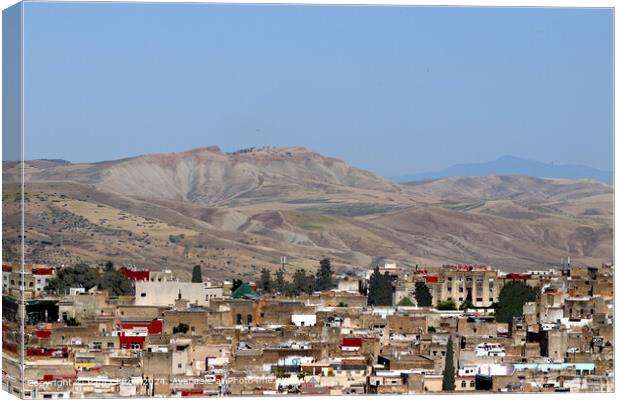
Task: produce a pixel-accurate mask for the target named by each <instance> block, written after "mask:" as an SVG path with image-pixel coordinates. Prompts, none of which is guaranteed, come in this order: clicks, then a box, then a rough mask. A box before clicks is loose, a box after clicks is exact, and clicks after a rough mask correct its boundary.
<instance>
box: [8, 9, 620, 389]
mask: <svg viewBox="0 0 620 400" xmlns="http://www.w3.org/2000/svg"><path fill="white" fill-rule="evenodd" d="M28 2H33V1H25V3H28ZM37 2H54V1H46V0H40V1H37ZM56 2H71V3H73V2H79V1H78V0H64V1H56ZM104 2H108V3H124V2H125V1H116V0H108V1H102V3H104ZM134 2H136V3H224V4H314V5H330V4H332V5H333V4H336V5H405V6H407V5H408V6H413V5H418V6H470V7H471V6H478V7H498V6H499V7H585V8H595V7H608V8H609V7H611V8H614V9H615V7H616V3H617V2H616V1H613V0H590V1H584V0H562V1H558V0H555V1H553V0H526V1H514V0H505V1H497V0H495V1H494V0H473V1H463V0H461V1H459V0H456V1H455V0H426V1H415V0H400V1H394V0H392V1H364V0H339V1H330V0H314V1H309V0H296V1H286V2H277V1H273V0H272V1H269V0H228V1H213V0H207V1H184V0H166V1H164V0H151V1H140V0H138V1H134ZM16 3H17V2H16V1H15V0H0V5H1V8H2V9H5V8H7V7H9V6H11V5H14V4H16ZM22 16H23V15H22ZM0 25H1V19H0ZM614 28H615V15H614ZM1 35H2V33H1V29H0V42H1ZM617 43H618V31H617V30H615V29H614V57H613V60H614V83H613V84H614V96H613V99H614V187H617V184H618V181H617V178H616V175H615V171H616V170H617V167H618V165H617V159H616V158H615V154H616V153H617V150H618V146H619V145H618V142H616V141H615V120H616V118H615V116H616V115H618V111H619V109H618V103H617V102H616V93H617V92H618V91H617V89H618V83H617V81H616V79H615V76H616V74H617V72H618V71H617V63H616V51H615V49H616V44H617ZM1 59H2V56H1V53H0V62H1ZM1 88H2V83H1V82H0V92H1ZM22 90H23V82H22ZM1 105H2V103H1V100H0V115H1V112H2V111H1V109H2V108H1ZM22 111H23V110H22ZM22 117H23V113H22ZM22 124H23V121H22ZM22 140H23V136H22ZM23 149H24V147H23V143H22V152H23ZM1 150H2V142H1V141H0V154H1ZM1 184H2V177H1V175H0V185H1ZM614 192H615V191H614ZM619 210H620V207H619V206H618V204H617V203H616V202H615V193H614V259H615V255H616V254H617V250H618V232H617V230H616V229H615V226H617V221H618V211H619ZM1 221H2V215H1V214H0V223H1ZM0 238H1V231H0ZM618 275H619V274H617V273H616V274H615V280H614V289H616V288H618V282H619V277H618ZM614 308H615V311H616V310H618V298H617V297H616V298H615V299H614ZM619 331H620V330H618V329H615V327H614V335H615V346H618V345H620V341H619V340H618V339H619V338H620V334H619ZM616 355H617V351H616V347H614V371H616V370H615V367H616V366H617V365H618V364H617V362H616V359H617V357H616ZM614 387H615V392H616V393H618V383H617V380H616V381H615V382H614ZM479 395H484V396H485V397H488V398H499V399H505V398H506V396H510V398H515V396H516V397H517V398H518V397H523V396H527V397H528V398H534V396H541V395H542V396H544V397H551V396H553V397H559V396H561V397H562V399H564V400H568V399H571V400H572V399H575V400H581V399H583V398H584V397H585V396H588V395H594V396H596V397H597V398H601V399H612V398H615V396H614V394H612V393H596V394H588V393H562V394H559V393H557V394H554V393H549V394H540V393H530V394H511V393H498V394H496V393H492V394H486V393H483V392H476V394H473V395H469V394H458V395H450V394H427V395H424V397H423V398H424V399H429V400H430V399H439V398H442V397H445V396H454V398H457V396H458V399H463V400H476V399H477V397H478V396H479ZM263 397H264V396H263ZM277 397H279V398H286V397H290V396H277ZM405 397H406V395H393V396H392V395H386V396H381V398H382V399H389V400H402V399H403V398H405ZM0 398H15V397H14V396H12V395H9V394H7V393H5V392H1V391H0ZM312 398H313V399H319V400H330V399H333V398H334V396H312ZM356 398H360V399H375V398H376V396H366V395H365V396H356Z"/></svg>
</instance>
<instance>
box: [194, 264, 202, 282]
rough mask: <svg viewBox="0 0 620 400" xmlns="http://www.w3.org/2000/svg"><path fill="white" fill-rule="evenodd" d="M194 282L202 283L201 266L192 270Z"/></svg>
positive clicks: (196, 266)
mask: <svg viewBox="0 0 620 400" xmlns="http://www.w3.org/2000/svg"><path fill="white" fill-rule="evenodd" d="M192 282H194V283H201V282H202V268H201V267H200V265H194V269H193V270H192Z"/></svg>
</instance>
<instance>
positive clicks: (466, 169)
mask: <svg viewBox="0 0 620 400" xmlns="http://www.w3.org/2000/svg"><path fill="white" fill-rule="evenodd" d="M490 175H503V176H511V175H517V176H531V177H536V178H557V179H592V180H595V181H599V182H605V183H612V182H613V173H612V172H610V171H601V170H599V169H596V168H592V167H588V166H584V165H568V164H567V165H556V164H547V163H543V162H540V161H534V160H528V159H525V158H520V157H514V156H503V157H500V158H498V159H497V160H495V161H490V162H483V163H474V164H457V165H453V166H451V167H448V168H446V169H443V170H441V171H435V172H423V173H419V174H411V175H403V176H398V177H394V178H393V180H394V181H395V182H414V181H426V180H432V179H441V178H447V177H453V176H490Z"/></svg>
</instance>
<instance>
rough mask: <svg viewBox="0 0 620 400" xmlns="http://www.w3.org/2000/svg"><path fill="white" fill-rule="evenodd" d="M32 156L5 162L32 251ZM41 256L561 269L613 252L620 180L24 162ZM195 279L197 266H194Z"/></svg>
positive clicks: (14, 210)
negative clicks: (414, 178)
mask: <svg viewBox="0 0 620 400" xmlns="http://www.w3.org/2000/svg"><path fill="white" fill-rule="evenodd" d="M21 172H22V170H21V168H20V164H19V163H3V179H4V181H3V186H4V193H3V218H4V221H5V222H4V225H3V252H4V257H5V259H12V258H16V259H17V258H18V257H19V251H20V249H21V246H20V223H21V209H20V201H21V196H20V182H19V179H20V177H21ZM23 172H24V176H25V180H26V182H25V185H24V186H25V193H24V200H25V208H24V213H25V215H24V220H25V223H26V226H25V249H26V259H27V260H29V261H31V262H45V263H53V264H70V263H74V262H78V261H89V262H98V263H103V262H105V261H107V260H111V261H114V262H115V263H119V264H125V265H131V264H133V265H138V266H145V267H149V268H154V269H159V268H174V269H178V270H180V271H185V272H187V271H189V270H190V269H191V267H193V266H194V265H196V264H198V265H202V266H203V268H204V270H205V274H206V275H208V276H213V277H221V278H231V277H246V278H245V279H255V278H256V277H257V276H258V274H259V272H260V269H262V268H268V269H271V270H272V271H275V269H277V268H279V267H280V263H279V261H280V256H282V255H285V256H287V260H288V263H287V265H286V268H287V273H290V272H292V271H293V270H295V269H298V268H306V269H309V270H313V269H314V268H316V267H317V266H318V260H320V259H321V258H323V257H330V258H331V259H332V261H333V264H334V266H335V268H336V269H337V270H342V271H344V270H355V269H366V268H368V267H369V266H370V265H371V264H373V263H374V262H377V261H378V260H385V259H390V260H393V261H396V262H398V263H400V264H402V265H409V266H413V265H417V264H419V265H441V264H444V263H472V264H486V265H493V266H495V267H498V268H501V269H504V270H526V269H534V268H536V269H538V268H548V267H550V266H554V265H557V264H558V263H559V262H560V260H561V259H562V258H566V257H568V256H570V257H571V259H572V260H574V262H576V263H583V264H586V265H598V264H600V263H602V262H609V261H611V259H612V256H613V253H612V237H613V229H612V227H613V212H612V205H613V187H612V186H611V185H609V184H606V183H602V182H597V181H593V180H584V179H546V178H536V177H528V176H483V177H474V176H469V177H459V176H456V177H447V178H441V179H435V180H432V181H424V182H410V183H406V184H399V183H395V182H393V181H390V180H388V179H385V178H382V177H380V176H378V175H375V174H373V173H371V172H368V171H364V170H362V169H359V168H355V167H352V166H350V165H349V164H347V163H346V162H344V161H342V160H338V159H335V158H330V157H324V156H322V155H320V154H318V153H315V152H312V151H310V150H307V149H305V148H302V147H291V148H278V149H249V150H245V151H239V152H234V153H224V152H222V151H221V150H220V149H219V148H218V147H216V146H211V147H205V148H199V149H194V150H190V151H187V152H181V153H166V154H148V155H142V156H137V157H132V158H127V159H122V160H113V161H105V162H98V163H79V164H78V163H76V164H72V163H67V162H65V161H62V160H32V161H26V162H25V163H24V171H23ZM187 273H188V274H189V272H187Z"/></svg>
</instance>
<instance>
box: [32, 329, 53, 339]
mask: <svg viewBox="0 0 620 400" xmlns="http://www.w3.org/2000/svg"><path fill="white" fill-rule="evenodd" d="M34 334H35V336H36V337H38V338H40V339H47V338H49V337H50V336H51V335H52V331H48V330H40V331H36V332H35V333H34Z"/></svg>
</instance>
